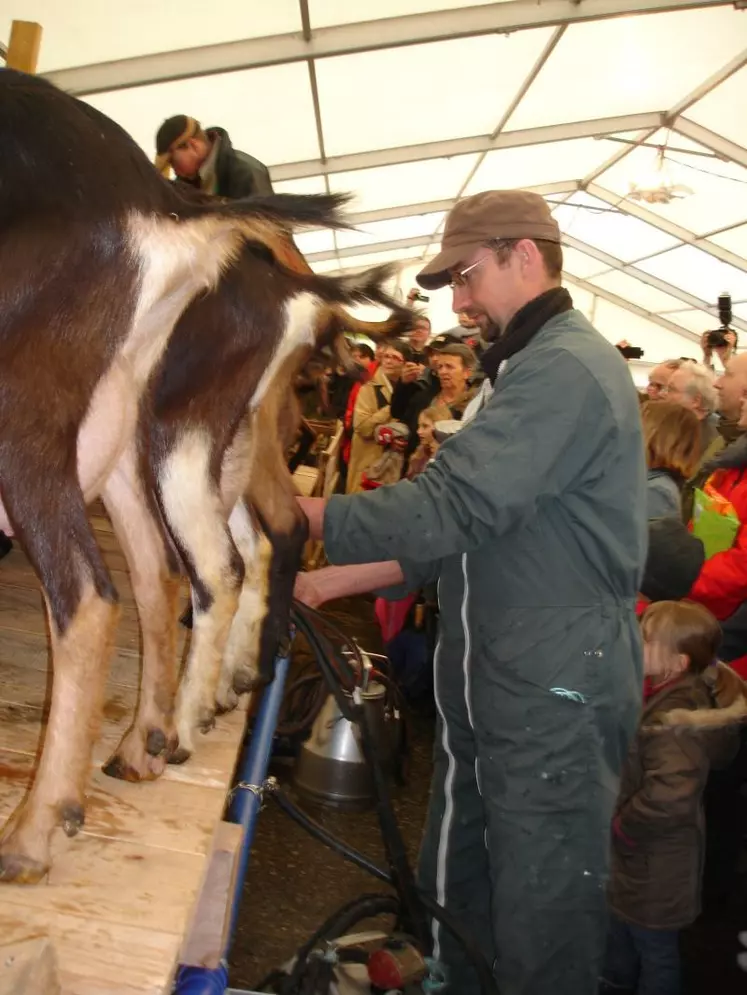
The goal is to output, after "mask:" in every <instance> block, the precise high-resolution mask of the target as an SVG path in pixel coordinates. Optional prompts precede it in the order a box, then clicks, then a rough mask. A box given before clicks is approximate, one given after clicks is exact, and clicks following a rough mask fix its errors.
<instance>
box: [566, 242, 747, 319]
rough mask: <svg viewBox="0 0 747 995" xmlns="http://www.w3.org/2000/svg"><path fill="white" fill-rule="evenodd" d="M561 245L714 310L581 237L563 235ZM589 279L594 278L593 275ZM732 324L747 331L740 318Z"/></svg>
mask: <svg viewBox="0 0 747 995" xmlns="http://www.w3.org/2000/svg"><path fill="white" fill-rule="evenodd" d="M563 245H567V246H568V247H569V248H571V249H577V250H578V251H579V252H583V253H585V254H586V255H587V256H591V258H592V259H596V260H597V261H598V262H600V263H602V265H603V266H606V267H607V270H608V271H609V270H611V271H615V272H618V273H625V274H627V275H628V276H632V277H634V278H635V279H636V280H640V282H641V283H645V284H646V285H647V286H649V287H653V288H654V289H655V290H660V291H661V292H662V293H664V294H669V296H670V297H675V298H676V299H677V300H679V301H682V303H683V304H685V305H686V306H687V307H689V308H697V309H698V310H700V311H709V310H710V311H714V310H715V308H714V306H713V305H712V304H709V303H708V302H707V301H704V300H702V298H700V297H695V296H694V295H693V294H689V293H688V292H687V291H686V290H681V289H680V288H679V287H675V286H674V284H672V283H668V282H667V281H666V280H660V279H659V277H657V276H653V275H652V274H651V273H646V272H645V270H642V269H638V267H637V266H635V265H633V264H631V263H625V262H623V261H622V259H618V258H617V257H616V256H611V255H610V254H609V253H608V252H603V251H602V250H601V249H597V248H595V246H593V245H589V244H588V242H582V241H581V239H578V238H574V237H573V236H572V235H563ZM597 276H601V272H600V273H598V274H597ZM591 279H594V277H592V278H591ZM732 324H733V325H734V327H735V328H738V329H739V330H740V331H743V332H747V321H743V320H742V319H740V318H737V317H736V316H734V318H733V319H732Z"/></svg>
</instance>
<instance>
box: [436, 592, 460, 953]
mask: <svg viewBox="0 0 747 995" xmlns="http://www.w3.org/2000/svg"><path fill="white" fill-rule="evenodd" d="M438 603H439V605H440V604H441V578H440V577H439V579H438ZM440 656H441V633H440V631H439V634H438V643H437V644H436V652H435V654H434V656H433V697H434V698H435V699H436V708H437V709H438V714H439V715H440V716H441V745H442V746H443V748H444V753H445V754H446V756H447V757H448V761H449V763H448V767H447V770H446V779H445V780H444V817H443V819H442V820H441V833H440V835H439V839H438V858H437V861H436V901H437V902H438V904H439V905H441V906H444V907H445V906H446V862H447V860H448V856H449V833H450V831H451V822H452V819H453V818H454V774H455V773H456V760H455V759H454V754H453V753H452V752H451V748H450V746H449V730H448V728H447V725H446V716H445V715H444V710H443V707H442V705H441V698H440V695H439V693H438V676H439V670H438V663H439V658H440ZM431 930H432V933H431V935H432V936H433V957H434V959H435V960H440V959H441V924H440V923H439V921H438V919H436V918H435V917H434V918H433V921H432V924H431Z"/></svg>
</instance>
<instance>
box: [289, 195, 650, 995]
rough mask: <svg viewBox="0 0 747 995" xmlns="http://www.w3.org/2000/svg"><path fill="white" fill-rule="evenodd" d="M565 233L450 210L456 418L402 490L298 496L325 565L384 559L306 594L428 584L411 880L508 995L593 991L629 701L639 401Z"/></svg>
mask: <svg viewBox="0 0 747 995" xmlns="http://www.w3.org/2000/svg"><path fill="white" fill-rule="evenodd" d="M559 243H560V232H559V229H558V227H557V224H556V222H555V220H554V219H553V218H552V216H551V214H550V211H549V208H548V207H547V205H546V203H545V201H544V200H543V199H542V198H540V197H538V196H537V195H535V194H530V193H525V192H522V191H492V192H488V193H483V194H477V195H476V196H474V197H469V198H467V199H466V200H463V201H460V202H459V203H458V204H457V205H456V207H455V208H454V209H453V210H452V212H451V214H450V215H449V218H448V219H447V222H446V227H445V230H444V235H443V242H442V249H441V252H440V254H439V255H438V256H436V257H435V259H433V260H432V261H431V262H430V263H429V264H428V265H427V266H426V267H425V268H424V269H423V270H422V271H421V273H420V274H419V276H418V282H419V283H420V284H421V286H423V287H424V288H426V289H431V290H432V289H435V288H437V287H443V286H446V285H447V284H449V285H451V287H452V288H453V294H454V301H453V307H454V310H455V311H466V312H468V313H469V314H472V315H474V316H475V317H476V318H477V319H478V320H479V322H480V324H481V326H482V327H483V329H484V330H485V332H486V333H487V334H493V336H494V339H493V342H492V345H491V346H490V348H489V349H488V351H487V352H486V354H485V356H484V358H483V363H484V366H485V370H486V374H487V376H486V381H485V384H484V385H483V389H482V391H481V394H480V395H479V397H478V398H476V399H475V401H474V402H473V406H472V410H469V409H468V411H467V412H465V423H466V424H465V427H463V428H462V429H461V430H460V431H458V432H457V433H456V434H455V435H454V436H453V437H452V438H450V439H448V440H447V441H446V442H445V443H444V444H443V445H442V446H441V449H440V451H439V453H438V456H437V457H436V459H435V461H434V462H433V463H432V464H430V465H429V467H428V468H427V469H426V470H425V472H424V473H423V474H421V475H420V476H418V477H417V478H415V479H414V480H412V481H404V482H401V483H399V484H397V485H396V486H393V487H384V488H381V489H379V490H378V491H376V492H374V493H370V494H366V495H358V496H356V497H354V498H344V497H340V498H332V499H331V500H330V501H329V502H327V503H326V506H325V505H324V502H314V501H311V502H309V501H302V502H301V503H302V505H303V507H304V510H305V511H306V513H307V515H308V517H309V522H310V527H311V531H312V534H314V533H316V534H321V533H322V532H323V537H324V541H325V546H326V551H327V555H328V557H329V560H330V561H331V562H332V563H338V564H365V563H367V562H368V561H393V562H389V563H385V562H378V563H376V564H370V563H369V565H368V566H365V567H364V566H356V567H347V568H345V567H333V568H329V569H330V571H331V573H330V577H331V579H332V586H331V587H330V588H329V589H328V590H327V592H326V593H325V594H323V595H321V596H320V597H319V598H318V599H317V602H318V601H320V600H323V599H324V598H326V597H330V596H333V594H337V593H339V592H340V590H342V589H345V590H347V591H355V590H358V591H360V590H363V589H370V588H371V587H373V586H375V585H377V584H378V585H379V586H380V587H383V586H385V584H386V583H387V582H395V581H400V584H399V587H396V586H392V587H390V591H391V593H392V594H393V595H397V594H400V593H401V592H402V590H404V589H406V590H410V591H411V590H414V589H417V588H418V587H420V586H422V585H423V584H424V583H425V582H426V581H429V580H433V579H438V584H439V600H440V606H441V635H440V642H439V647H438V650H437V654H436V661H435V677H434V683H435V693H436V703H437V708H438V715H439V721H438V733H437V743H436V750H435V763H434V774H433V785H432V794H431V800H430V808H429V813H428V822H427V826H426V831H425V837H424V841H423V847H422V852H421V866H420V877H421V884H422V886H423V887H424V888H426V889H427V890H428V891H429V892H430V893H431V894H433V895H434V896H435V898H436V899H437V900H438V901H439V902H441V903H442V904H443V905H445V906H446V907H447V908H448V909H449V910H450V911H451V912H452V913H453V914H454V915H456V916H458V917H459V919H460V920H462V922H463V923H464V925H465V926H467V927H468V928H469V929H470V930H472V931H473V933H474V935H475V936H476V938H477V940H478V942H479V944H480V946H481V948H482V950H483V952H484V953H485V955H486V956H487V957H488V959H489V961H490V962H492V963H493V964H494V972H495V977H496V980H497V981H498V984H499V986H500V990H501V993H502V995H595V992H596V986H597V976H598V970H599V966H600V964H599V962H600V958H601V955H602V952H603V946H604V936H605V926H606V908H605V886H606V879H607V871H608V850H609V832H610V819H611V815H612V810H613V806H614V803H615V798H616V792H617V787H618V777H619V773H620V769H621V765H622V762H623V760H624V758H625V755H626V752H627V747H628V742H629V740H630V737H631V736H632V734H633V731H634V729H635V726H636V721H637V717H638V714H639V711H640V705H641V682H642V662H641V659H642V658H641V649H640V642H639V635H638V627H637V623H636V617H635V609H634V605H635V598H636V594H637V591H638V587H639V583H640V579H641V574H642V570H643V565H644V560H645V553H646V536H647V526H646V490H645V466H644V457H643V447H642V441H641V429H640V417H639V412H638V401H637V398H636V393H635V389H634V387H633V383H632V381H631V378H630V374H629V373H628V371H627V368H626V366H625V363H624V361H623V359H622V358H621V356H620V355H619V353H618V352H617V350H616V349H615V348H614V347H613V346H612V345H610V344H609V343H608V342H606V341H605V339H604V338H603V337H602V336H601V335H600V334H599V333H598V332H597V331H595V329H594V328H593V327H592V326H591V325H590V324H589V322H588V321H587V320H586V319H585V318H584V317H583V315H582V314H580V313H579V312H578V311H576V310H574V309H573V306H572V302H571V299H570V297H569V295H568V293H567V292H566V291H565V290H563V289H562V288H561V286H560V273H561V267H562V253H561V249H560V245H559ZM335 571H337V573H335ZM346 571H348V572H349V574H348V576H347V579H344V580H339V578H341V577H343V576H344V575H345V572H346ZM307 576H308V575H307ZM310 577H311V578H312V582H313V577H314V575H313V574H312V575H310ZM336 577H337V578H338V580H337V581H335V578H336ZM320 580H321V581H322V583H323V577H322V578H320ZM336 583H337V590H333V588H334V587H335V584H336ZM433 936H434V953H435V956H436V957H438V958H440V959H441V960H442V961H443V962H445V964H446V965H447V968H448V971H449V976H450V981H451V987H450V988H449V991H450V992H453V993H459V995H473V993H476V992H478V991H479V987H478V984H477V980H476V978H475V976H474V974H473V972H472V970H471V968H470V967H469V965H468V963H467V961H466V958H465V956H464V954H463V952H462V951H461V950H460V949H459V948H458V947H457V946H456V945H455V943H454V942H453V940H452V939H451V937H450V936H449V935H448V934H447V933H446V932H444V931H442V930H441V929H440V928H439V926H438V924H436V923H434V926H433Z"/></svg>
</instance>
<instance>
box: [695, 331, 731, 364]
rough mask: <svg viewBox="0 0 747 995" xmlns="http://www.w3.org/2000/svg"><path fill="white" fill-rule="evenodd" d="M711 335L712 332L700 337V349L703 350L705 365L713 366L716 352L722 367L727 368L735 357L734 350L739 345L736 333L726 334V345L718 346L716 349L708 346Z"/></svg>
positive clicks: (729, 332)
mask: <svg viewBox="0 0 747 995" xmlns="http://www.w3.org/2000/svg"><path fill="white" fill-rule="evenodd" d="M709 334H710V332H703V334H702V335H701V337H700V347H701V349H702V350H703V365H704V366H712V365H713V354H714V352H715V353H716V355H717V356H718V358H719V359H720V360H721V365H722V366H726V364H727V363H728V362H729V360H730V359H731V357H732V356H733V355H734V349H735V347H736V344H737V336H736V333H735V332H732V331H728V332H725V333H724V338H725V339H726V345H717V346H716V347H715V348H714V347H713V346H711V345H709V344H708V336H709Z"/></svg>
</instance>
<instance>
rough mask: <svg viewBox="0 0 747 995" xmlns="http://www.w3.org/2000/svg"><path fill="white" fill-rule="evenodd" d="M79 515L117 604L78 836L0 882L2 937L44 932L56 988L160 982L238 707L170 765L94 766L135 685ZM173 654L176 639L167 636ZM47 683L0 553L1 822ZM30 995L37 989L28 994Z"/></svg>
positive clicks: (200, 864)
mask: <svg viewBox="0 0 747 995" xmlns="http://www.w3.org/2000/svg"><path fill="white" fill-rule="evenodd" d="M95 511H97V512H98V513H94V514H93V515H92V520H93V522H94V526H95V527H96V532H97V538H98V539H99V542H100V545H101V548H102V550H103V551H104V556H105V559H106V562H107V564H108V566H109V568H110V569H111V571H112V575H113V577H114V581H115V583H116V585H117V588H118V590H119V592H120V596H121V599H122V617H121V621H120V625H119V631H118V635H117V640H116V650H115V654H114V658H113V661H112V667H111V671H110V676H109V681H108V684H107V693H106V699H105V706H104V722H103V726H102V732H101V737H100V739H99V741H98V743H97V744H96V748H95V752H94V765H93V768H92V770H91V779H90V785H89V792H88V808H87V813H86V825H85V830H84V831H83V832H81V833H80V834H79V835H78V836H77V837H76V838H74V839H72V840H70V839H67V838H66V837H65V836H64V835H63V833H62V831H61V830H59V831H58V832H57V833H56V834H55V838H54V844H53V864H52V870H51V871H50V873H49V875H48V877H47V879H46V880H45V881H44V882H42V883H41V884H40V885H37V886H35V887H21V886H17V885H0V951H1V950H2V945H6V944H7V945H10V944H14V943H22V942H23V941H25V940H29V939H31V938H39V937H44V936H48V937H49V938H50V940H51V942H52V945H53V947H54V950H55V953H56V958H57V964H58V969H59V976H60V984H61V991H62V995H131V993H136V992H148V993H162V992H168V991H169V990H170V985H171V980H172V975H173V969H174V967H175V965H176V964H177V963H178V957H179V949H180V946H181V943H182V939H183V936H184V933H185V929H186V927H187V925H188V923H189V921H190V915H191V913H192V909H193V905H194V902H195V899H196V896H197V894H198V891H199V888H200V884H201V881H202V877H203V874H204V872H205V870H206V864H207V860H206V856H207V854H208V853H209V850H210V844H211V839H212V836H213V832H214V829H215V826H216V823H217V822H218V821H219V820H220V818H221V814H222V811H223V806H224V802H225V798H226V792H227V790H228V788H229V786H230V781H231V776H232V773H233V768H234V765H235V762H236V758H237V753H238V750H239V747H240V745H241V739H242V734H243V726H244V721H245V718H246V711H245V708H242V709H240V710H237V711H236V712H233V713H232V714H230V715H226V716H222V717H220V718H219V719H218V721H217V727H216V729H215V730H214V731H213V732H211V733H209V734H208V735H207V736H205V737H204V739H202V738H201V741H200V743H199V748H198V750H197V751H196V753H195V756H194V757H193V758H192V759H191V760H190V761H189V762H188V763H187V764H186V765H184V766H183V767H169V768H168V769H167V771H166V773H165V774H164V776H163V777H162V778H161V779H160V780H158V781H155V782H150V783H145V784H127V783H125V782H123V781H117V780H114V779H112V778H109V777H105V776H104V775H103V774H102V773H101V770H100V765H101V763H102V761H104V760H105V759H106V758H107V757H108V755H109V754H110V753H111V751H112V749H113V747H114V746H116V744H117V742H118V741H119V739H120V737H121V735H122V733H123V732H124V730H125V729H126V728H127V727H128V726H129V724H130V721H131V717H132V713H133V709H134V705H135V700H136V695H137V684H138V680H139V657H138V643H139V630H138V625H137V617H136V611H135V606H134V603H133V600H132V591H131V588H130V583H129V578H128V575H127V572H126V565H125V561H124V557H123V555H122V553H121V551H120V550H119V547H118V545H117V540H116V537H115V536H114V535H113V534H112V531H111V526H110V524H109V522H108V520H107V519H106V518H105V517H104V516H103V514H102V513H101V509H95ZM180 640H181V644H180V649H182V650H183V643H184V640H185V637H184V635H182V636H180ZM49 682H50V677H49V673H48V649H47V635H46V623H45V618H44V611H43V607H42V601H41V595H40V593H39V588H38V584H37V581H36V578H35V576H34V573H33V571H32V570H31V567H30V565H29V563H28V561H27V559H26V557H25V556H24V554H23V553H22V552H20V551H19V550H18V548H17V547H16V548H14V550H13V552H12V553H10V555H9V556H7V557H6V558H5V559H4V560H2V561H0V823H2V822H4V821H5V819H6V817H7V816H8V815H9V814H10V813H11V812H12V811H13V809H14V808H15V807H16V806H17V805H18V803H19V802H20V800H21V799H22V798H23V796H24V793H25V792H26V790H27V789H28V785H29V782H30V779H31V776H32V773H33V770H34V764H35V757H36V756H37V754H38V751H39V746H40V743H41V740H42V737H43V730H44V722H45V714H46V711H45V708H46V705H47V703H48V691H49ZM39 995H42V993H39Z"/></svg>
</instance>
